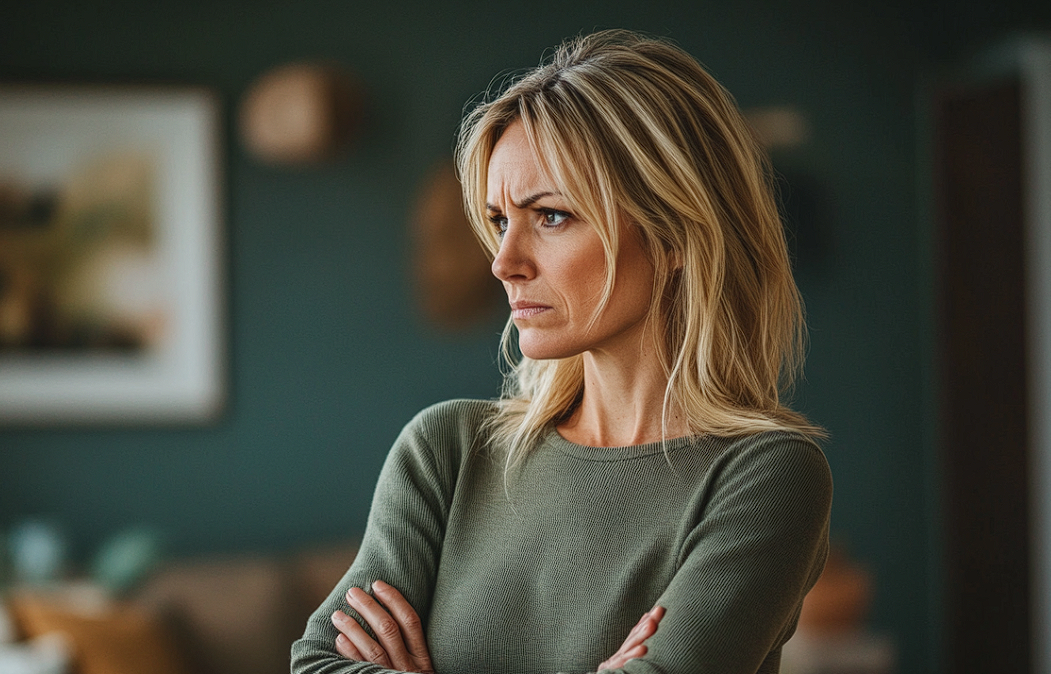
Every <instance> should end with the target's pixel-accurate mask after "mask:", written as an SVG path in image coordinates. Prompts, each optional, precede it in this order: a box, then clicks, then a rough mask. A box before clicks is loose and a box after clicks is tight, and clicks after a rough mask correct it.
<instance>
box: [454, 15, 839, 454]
mask: <svg viewBox="0 0 1051 674" xmlns="http://www.w3.org/2000/svg"><path fill="white" fill-rule="evenodd" d="M518 121H520V122H521V124H522V126H523V128H524V130H525V133H526V135H527V137H528V138H529V141H530V143H531V144H532V146H533V150H534V151H535V153H536V155H537V156H538V157H539V158H540V162H541V164H542V168H543V169H544V170H546V171H547V173H548V174H549V175H550V176H551V178H552V179H553V180H554V181H555V183H556V184H557V185H558V187H559V189H560V191H561V193H562V195H563V197H564V198H565V199H566V200H567V201H568V202H569V203H570V204H571V205H572V206H573V208H574V209H575V211H576V215H577V216H578V217H579V218H581V219H582V220H584V221H586V222H588V223H590V224H591V225H593V226H594V227H595V229H596V231H597V232H598V234H599V236H600V238H601V239H602V242H603V246H604V249H605V256H606V283H605V295H604V297H603V300H602V302H601V303H600V306H599V307H598V309H597V310H596V316H597V315H598V313H599V312H601V311H602V309H603V308H604V306H605V303H606V302H607V301H608V299H609V297H610V294H611V292H612V289H613V283H614V277H615V274H616V268H615V259H616V254H617V250H618V246H619V240H618V232H619V230H620V229H621V223H627V224H628V225H629V226H631V227H633V228H634V229H635V231H637V233H638V235H639V237H640V239H641V241H642V243H643V246H644V248H645V249H646V250H647V252H648V254H649V257H650V259H651V261H652V263H653V265H654V269H655V282H654V283H655V287H654V288H653V294H652V298H653V299H652V306H651V310H650V318H651V319H652V320H655V321H658V325H659V326H660V327H661V328H662V330H661V331H662V332H663V339H658V340H656V341H657V344H656V347H657V349H658V353H659V355H660V359H661V362H662V363H663V364H664V368H665V373H666V375H667V378H668V384H667V388H666V393H665V401H664V409H665V417H667V414H668V409H669V407H670V406H671V405H674V406H675V407H676V408H677V409H678V410H680V411H681V413H682V414H684V416H685V421H686V424H687V428H688V429H689V432H690V433H691V434H695V435H701V434H705V433H711V434H716V435H740V434H751V433H757V432H761V431H767V430H792V431H797V432H800V433H803V434H805V435H807V436H810V437H820V436H822V435H823V431H822V430H821V429H820V428H818V427H816V426H814V425H812V424H810V423H809V422H808V421H807V420H806V419H805V418H804V417H803V416H801V415H800V414H798V413H796V412H794V411H792V410H790V409H788V408H787V407H785V406H784V405H783V404H782V403H781V400H780V395H781V393H782V392H783V391H784V390H785V388H786V387H788V386H790V385H791V384H792V382H793V381H794V379H795V377H796V376H797V374H798V373H799V372H800V370H801V367H802V361H803V351H804V339H805V327H804V323H803V308H802V301H801V298H800V296H799V291H798V289H797V288H796V285H795V282H794V280H793V278H792V272H791V265H790V262H789V257H788V250H787V246H786V244H785V237H784V232H783V228H782V224H781V219H780V216H779V214H778V210H777V205H776V202H775V198H774V192H773V187H772V179H771V171H770V167H769V164H768V161H767V159H766V156H765V154H764V152H763V151H762V149H761V148H760V147H759V145H758V143H757V141H756V139H755V137H754V135H753V134H752V132H751V130H750V128H749V127H748V125H747V123H746V122H745V120H744V119H743V117H742V116H741V113H740V111H739V110H738V109H737V106H736V103H735V102H734V100H733V97H732V96H731V95H730V94H729V93H728V92H727V91H726V90H725V89H723V87H722V86H721V85H720V84H719V83H718V82H716V81H715V79H714V78H712V76H711V75H709V74H708V73H707V72H706V71H705V70H704V69H703V68H702V67H701V66H700V64H698V63H697V61H696V60H694V59H693V58H692V57H691V56H690V55H689V54H687V53H686V52H684V51H683V50H682V49H680V48H678V47H676V46H674V45H672V44H669V43H668V42H665V41H662V40H657V39H652V38H648V37H644V36H640V35H637V34H635V33H630V32H626V31H604V32H600V33H595V34H593V35H588V36H584V37H578V38H575V39H572V40H568V41H567V42H565V43H563V44H562V45H561V46H560V47H559V48H558V49H557V50H555V51H554V52H553V54H552V55H551V56H550V58H548V59H546V62H545V63H542V64H541V65H540V66H539V67H537V68H536V69H534V70H532V71H530V72H528V73H527V74H525V75H524V76H521V77H519V78H518V79H517V80H515V81H513V82H512V83H511V84H510V85H509V86H507V87H506V88H505V89H504V90H503V91H502V93H499V94H498V95H497V96H496V97H495V98H494V99H493V100H491V101H488V102H483V103H481V104H479V105H478V106H477V107H476V108H475V109H474V110H473V111H471V112H470V113H469V114H468V115H467V117H466V118H465V119H464V122H463V125H462V127H461V130H460V137H459V142H458V145H457V152H456V159H457V168H458V170H459V175H460V180H461V182H462V184H463V194H464V202H465V206H466V211H467V216H468V219H469V221H470V223H471V226H472V228H473V229H474V231H475V234H476V235H477V236H478V238H479V239H480V241H481V242H482V244H483V246H484V247H485V248H486V249H487V250H488V252H489V254H490V255H491V256H494V255H496V253H497V251H498V250H499V247H500V239H499V236H498V233H497V231H496V230H495V229H494V227H493V226H492V224H491V223H490V222H489V221H488V220H487V217H486V188H487V185H486V183H487V174H488V170H489V159H490V157H491V155H492V153H493V148H494V147H495V146H496V143H497V141H498V140H499V139H500V136H501V135H502V134H503V132H504V131H505V130H506V129H507V128H508V126H510V125H511V124H512V123H514V122H518ZM513 345H514V325H513V323H512V322H511V321H510V320H509V321H508V323H507V327H506V328H505V330H504V335H503V349H504V354H505V356H506V357H507V358H508V361H509V365H510V369H509V371H508V372H507V373H506V377H505V386H504V395H503V397H502V398H501V404H500V409H499V412H498V414H497V415H496V417H495V418H494V420H493V434H494V439H495V440H496V441H497V443H498V444H501V445H504V446H506V447H508V448H509V451H510V456H511V457H518V456H519V455H521V454H522V453H523V452H524V451H525V450H528V449H530V448H531V447H532V446H533V445H535V443H536V441H537V440H538V438H539V437H540V436H541V435H542V434H543V433H544V431H545V430H546V429H547V428H548V427H549V426H550V425H551V424H553V423H557V422H558V421H559V420H562V419H565V418H566V417H567V416H568V415H569V414H571V413H572V411H573V410H574V408H575V407H576V405H577V404H578V402H579V400H580V397H581V395H582V393H583V386H584V366H583V356H582V355H576V356H573V357H570V358H564V359H557V360H532V359H529V358H526V357H522V358H521V359H516V358H514V357H512V353H513V352H514V349H513Z"/></svg>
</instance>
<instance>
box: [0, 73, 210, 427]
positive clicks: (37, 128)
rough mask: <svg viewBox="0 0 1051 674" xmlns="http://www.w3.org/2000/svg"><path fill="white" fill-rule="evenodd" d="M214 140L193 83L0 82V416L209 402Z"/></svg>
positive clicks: (71, 415) (202, 409)
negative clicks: (34, 84)
mask: <svg viewBox="0 0 1051 674" xmlns="http://www.w3.org/2000/svg"><path fill="white" fill-rule="evenodd" d="M218 152H219V144H218V104H217V102H216V100H215V98H214V96H213V95H212V94H210V93H209V92H207V91H204V90H201V89H195V88H138V87H112V88H98V87H68V86H67V87H58V86H53V87H48V86H38V87H26V86H18V87H16V86H0V421H7V422H30V423H50V422H59V423H62V422H106V423H111V422H117V423H135V422H146V421H151V422H155V421H163V422H169V421H173V422H186V421H189V422H195V421H203V420H206V419H210V418H212V417H214V416H215V415H216V414H217V412H218V411H219V409H220V408H221V404H222V399H223V389H224V386H223V372H222V370H223V357H222V354H223V346H222V342H223V339H222V334H221V320H220V311H221V309H220V305H221V302H220V287H221V283H220V260H221V245H220V234H219V222H220V215H219V214H220V193H221V186H220V175H219V155H218Z"/></svg>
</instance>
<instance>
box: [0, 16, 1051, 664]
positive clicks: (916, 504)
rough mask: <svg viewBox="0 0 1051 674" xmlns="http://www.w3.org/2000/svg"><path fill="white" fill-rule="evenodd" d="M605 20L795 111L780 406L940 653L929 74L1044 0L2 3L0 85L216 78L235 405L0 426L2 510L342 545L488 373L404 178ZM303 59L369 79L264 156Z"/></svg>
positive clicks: (1027, 28)
mask: <svg viewBox="0 0 1051 674" xmlns="http://www.w3.org/2000/svg"><path fill="white" fill-rule="evenodd" d="M610 27H623V28H631V29H636V30H643V31H648V32H652V33H655V34H657V35H662V36H668V37H670V38H672V39H674V40H676V41H677V42H678V43H680V44H681V45H682V46H683V47H684V48H686V49H687V50H688V51H690V52H691V53H692V54H694V55H695V56H697V57H698V58H699V59H700V60H701V61H702V62H703V63H704V64H705V65H706V66H707V67H708V68H709V69H710V70H711V72H712V73H713V74H714V75H715V76H716V77H717V78H718V79H719V80H720V81H721V82H723V84H725V85H726V87H727V88H728V89H729V90H730V91H731V92H732V93H733V94H734V95H735V96H736V97H737V99H738V102H739V103H740V105H741V106H742V108H744V109H746V110H753V111H759V112H761V111H764V110H766V111H769V110H771V109H776V110H784V109H786V108H788V109H790V110H791V111H792V114H793V115H795V117H793V119H795V120H796V122H794V123H801V124H803V126H804V132H803V133H801V135H798V136H793V138H795V139H794V140H791V141H790V142H785V143H784V144H783V145H776V144H775V145H772V149H771V152H772V154H773V158H774V164H775V167H776V168H777V169H778V171H779V173H780V174H781V175H782V177H783V178H784V181H785V184H786V185H787V187H788V189H787V190H786V195H787V197H786V211H788V212H789V214H790V216H791V217H790V220H791V221H792V223H793V227H795V229H794V233H795V236H794V245H795V246H796V247H797V248H796V255H797V262H798V263H797V272H798V274H797V276H798V281H799V284H800V286H801V289H802V292H803V295H804V297H805V301H806V305H807V313H808V319H809V323H810V328H811V335H810V355H809V359H808V364H807V370H806V381H805V382H804V383H803V384H802V385H801V386H800V388H799V390H798V392H797V394H796V400H797V406H798V407H799V408H800V409H801V410H802V411H804V412H806V413H807V414H809V415H810V416H811V417H812V418H813V419H814V420H815V421H817V422H818V423H820V424H822V425H824V426H826V427H827V428H828V429H829V430H830V432H831V440H830V441H829V442H828V443H827V446H826V452H827V455H828V459H829V462H830V464H831V466H832V470H833V474H834V478H835V486H836V493H835V503H834V510H833V521H832V533H833V537H834V539H835V540H836V541H837V543H838V545H840V546H841V547H842V548H843V549H844V550H846V551H847V552H848V553H849V556H850V557H851V558H852V559H854V560H855V561H856V562H857V563H858V564H860V565H862V566H863V567H864V568H865V569H867V571H868V572H869V574H870V575H871V579H872V586H873V588H874V592H873V596H872V602H871V609H870V611H869V612H868V623H869V624H870V625H871V628H872V629H873V630H874V631H876V632H878V633H880V634H884V635H887V636H888V637H889V638H890V639H892V640H893V642H894V643H895V645H896V651H897V662H898V671H900V672H902V673H903V674H904V673H917V674H918V673H921V672H937V671H945V670H944V667H945V665H946V662H947V656H946V648H945V643H946V641H945V639H944V636H945V635H944V633H945V629H946V609H945V605H946V604H945V596H944V588H945V583H946V577H947V571H946V568H947V564H949V563H951V561H948V562H947V560H946V555H945V554H944V546H943V543H944V530H945V528H944V526H943V525H944V522H943V514H944V513H943V510H944V509H943V507H942V499H941V494H942V491H941V485H942V483H943V478H944V474H943V473H944V471H943V470H942V462H941V460H940V459H939V454H938V452H937V447H938V436H939V426H938V421H937V419H938V414H937V408H938V392H937V379H936V373H935V369H934V365H933V363H934V354H935V351H936V339H935V332H936V330H935V325H936V320H937V318H936V317H937V311H938V308H937V297H936V294H935V274H936V270H935V260H936V259H937V251H936V250H935V244H934V241H935V234H934V226H933V224H932V220H931V210H932V209H931V207H930V202H931V196H930V195H931V187H930V185H931V175H932V168H931V160H930V149H929V148H930V144H931V142H932V141H931V137H930V120H929V117H928V113H929V108H930V101H931V100H932V99H933V93H932V92H934V91H935V90H937V88H938V86H939V84H940V83H941V82H944V81H946V79H947V78H948V77H949V76H948V75H946V73H955V72H957V71H958V70H959V68H960V65H961V64H962V63H966V62H967V61H968V60H969V59H971V58H972V57H973V56H974V55H975V54H980V53H982V52H983V51H984V50H988V49H990V48H995V47H996V46H997V45H999V44H1003V43H1005V42H1009V41H1010V40H1012V39H1014V38H1015V37H1016V36H1018V35H1019V34H1024V33H1029V32H1033V31H1038V30H1047V29H1051V4H1048V3H1038V2H1028V1H1026V0H1002V1H1000V2H996V3H993V2H991V1H979V0H961V1H954V2H948V1H947V0H919V1H916V0H909V1H905V0H891V1H889V2H881V3H844V2H833V1H831V0H783V1H778V2H775V1H773V0H746V1H743V2H742V1H735V2H730V1H728V0H718V1H717V0H711V1H707V2H697V1H691V0H676V1H672V0H654V1H652V2H646V3H641V2H628V1H622V0H603V1H602V2H597V1H595V2H593V1H589V0H583V1H578V2H548V1H544V0H534V1H530V2H523V1H515V0H511V1H509V2H504V3H494V2H488V1H487V2H481V1H478V0H448V1H446V2H441V3H432V2H422V1H417V0H388V1H387V2H382V3H379V2H354V1H353V0H349V1H348V0H344V1H342V2H333V1H331V0H297V2H295V3H292V2H277V1H273V0H262V1H259V0H256V1H252V2H248V1H233V0H218V1H214V2H200V1H196V0H193V1H186V2H178V3H176V2H160V3H144V2H132V1H129V0H115V1H112V2H106V3H86V2H47V3H30V2H21V3H5V5H4V7H3V8H2V9H0V81H3V82H8V83H51V84H73V83H77V84H79V83H88V84H104V83H121V84H149V85H183V84H191V85H200V86H204V87H207V88H210V89H211V90H213V91H214V92H215V94H216V95H217V97H218V100H219V102H220V110H221V116H222V124H221V127H222V129H223V133H222V138H221V141H220V142H221V146H220V148H219V151H220V169H221V174H222V185H221V191H220V197H221V201H222V217H221V221H222V223H223V225H222V238H223V240H224V244H223V250H222V260H223V272H222V283H221V293H222V302H223V305H224V307H225V313H224V322H225V325H226V333H225V336H224V339H225V346H224V348H225V353H226V362H227V370H226V387H227V398H226V403H225V406H224V409H223V411H222V413H221V414H219V415H218V417H217V418H216V419H215V421H213V422H211V423H208V424H205V425H180V424H169V425H160V426H157V425H152V426H151V425H140V424H135V423H115V424H114V423H107V424H101V425H100V424H94V425H92V424H88V425H84V424H66V425H61V424H56V425H44V424H28V425H27V424H15V425H11V424H8V425H5V426H2V427H0V533H6V532H9V531H12V530H13V529H14V528H15V527H16V526H18V525H19V524H20V523H22V522H24V521H26V520H27V519H31V518H39V519H42V520H46V521H48V522H51V523H54V525H55V526H57V527H58V528H60V529H61V531H62V532H63V535H64V536H65V537H66V540H67V541H68V545H69V556H70V558H71V559H72V560H74V561H76V560H83V559H85V558H87V557H88V556H89V555H90V554H92V553H93V552H94V551H95V550H97V549H98V547H99V546H100V545H101V544H102V543H103V541H105V540H107V539H109V538H110V537H111V536H112V535H114V534H115V533H117V532H119V531H121V530H123V529H126V528H128V527H133V526H149V527H153V528H155V529H156V530H158V531H160V532H162V534H163V538H164V541H165V554H166V555H168V556H170V557H173V558H187V557H195V556H212V555H233V554H244V553H252V554H260V555H283V554H293V553H294V552H295V551H298V550H302V549H307V548H311V547H317V546H325V545H330V544H332V545H336V544H341V543H343V542H346V541H350V540H353V538H354V537H355V536H357V535H359V534H360V533H361V531H362V529H363V526H364V522H365V517H366V514H367V511H368V507H369V502H370V498H371V492H372V488H373V485H374V482H375V479H376V476H377V474H378V471H379V468H380V466H381V463H382V461H383V459H384V456H385V454H386V451H387V449H388V448H389V445H390V443H391V441H392V440H393V439H394V437H395V436H396V434H397V433H398V431H399V430H400V428H401V427H402V425H403V424H405V423H406V422H407V421H408V420H409V419H410V418H411V417H412V415H413V414H415V413H416V412H417V411H418V410H419V409H421V408H422V407H424V406H426V405H428V404H430V403H433V402H437V401H439V400H443V399H447V398H451V397H483V398H488V397H493V396H496V395H497V394H498V391H499V383H500V378H499V372H498V369H497V362H496V356H497V339H498V337H497V335H498V332H499V330H500V328H501V327H502V323H503V318H504V312H503V311H502V309H501V307H500V304H499V302H498V301H497V302H496V303H494V304H493V308H492V309H491V310H487V311H483V312H482V313H481V314H480V316H479V317H478V318H476V319H475V320H474V321H473V322H471V323H469V324H467V325H464V326H459V327H455V328H452V329H450V328H448V327H445V326H442V325H439V324H436V323H434V322H433V321H431V320H429V319H428V317H427V313H426V312H425V311H424V310H422V309H421V307H420V302H419V297H420V291H419V290H418V288H417V286H416V284H415V281H414V279H415V276H414V268H413V267H414V265H415V264H416V262H415V260H416V258H415V257H414V253H413V241H414V239H413V237H414V236H415V234H414V230H413V227H414V224H413V223H414V222H415V221H416V218H417V216H416V213H417V208H418V207H417V204H419V202H420V193H421V189H423V186H424V185H426V184H428V183H427V181H428V180H430V177H431V176H432V175H433V171H434V170H435V167H436V166H439V165H440V164H441V163H442V162H443V161H447V160H448V158H449V156H450V153H451V149H452V145H453V140H454V134H455V131H456V128H457V124H458V122H459V120H460V117H461V115H462V112H463V109H464V106H465V104H466V103H467V101H469V100H470V99H471V98H472V97H473V96H476V95H478V94H479V93H480V92H482V91H483V90H485V89H486V88H487V86H488V85H489V84H490V82H491V81H492V80H493V78H494V77H495V76H497V75H498V74H500V73H503V72H506V71H509V70H514V69H521V68H526V67H529V66H532V65H534V64H536V63H537V62H538V60H539V58H540V56H541V53H542V52H543V51H544V49H546V48H548V47H551V46H553V45H555V44H557V43H558V42H560V41H561V40H562V39H563V38H565V37H567V36H569V35H573V34H576V33H579V32H590V31H592V30H594V29H597V28H610ZM301 61H313V62H326V63H331V64H337V65H338V66H339V67H340V68H342V69H345V71H347V72H349V73H352V74H353V75H354V77H355V78H356V79H357V83H358V86H359V89H358V90H359V91H360V97H361V101H363V104H364V111H365V112H364V116H363V117H362V119H361V122H360V126H359V127H358V131H357V134H356V137H355V139H354V140H353V142H352V145H351V147H350V149H349V151H348V152H347V153H345V154H343V155H340V156H338V157H336V158H334V159H330V160H328V161H325V162H317V163H306V164H301V165H296V166H290V165H280V164H272V163H267V162H265V161H261V160H260V159H259V158H258V157H257V156H256V155H253V154H252V153H250V152H249V151H248V150H247V149H246V146H245V144H244V143H243V142H242V141H241V135H240V127H239V112H240V110H241V106H242V104H243V101H244V100H245V97H246V96H247V95H248V93H249V91H250V89H251V87H252V86H253V84H254V83H255V82H256V81H257V80H258V78H260V77H261V76H262V75H263V74H265V73H267V72H268V71H271V70H272V69H274V68H277V67H280V66H283V65H285V64H288V63H294V62H301ZM974 671H978V670H974ZM990 671H992V670H990ZM1002 671H1011V670H1002Z"/></svg>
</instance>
